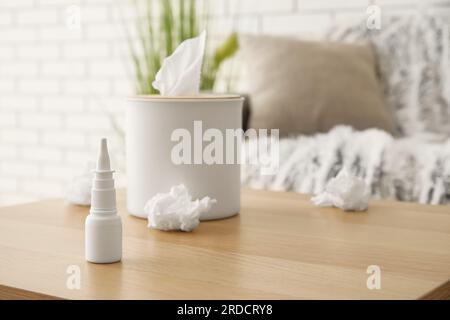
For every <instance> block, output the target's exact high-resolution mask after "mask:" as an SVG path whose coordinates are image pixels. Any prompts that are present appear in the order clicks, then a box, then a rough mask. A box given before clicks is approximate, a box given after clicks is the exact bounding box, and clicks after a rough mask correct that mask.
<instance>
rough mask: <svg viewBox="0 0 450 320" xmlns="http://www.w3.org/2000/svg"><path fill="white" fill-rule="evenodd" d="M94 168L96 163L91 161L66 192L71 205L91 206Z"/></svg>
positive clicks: (74, 178)
mask: <svg viewBox="0 0 450 320" xmlns="http://www.w3.org/2000/svg"><path fill="white" fill-rule="evenodd" d="M94 168H95V162H93V161H89V162H87V163H86V166H85V168H84V170H83V172H82V173H81V174H79V175H77V176H75V177H73V179H72V181H71V182H70V184H69V185H68V187H67V190H66V200H67V201H68V202H69V203H72V204H77V205H82V206H89V205H91V189H92V170H94Z"/></svg>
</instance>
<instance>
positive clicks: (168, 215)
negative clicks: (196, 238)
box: [144, 184, 217, 231]
mask: <svg viewBox="0 0 450 320" xmlns="http://www.w3.org/2000/svg"><path fill="white" fill-rule="evenodd" d="M216 202H217V201H216V199H211V198H209V197H204V198H202V199H201V200H198V199H197V200H194V201H193V200H192V197H191V195H190V194H189V191H188V189H187V188H186V186H184V185H183V184H180V185H177V186H174V187H172V188H171V189H170V192H169V193H158V194H157V195H155V196H154V197H153V198H151V199H150V200H149V201H148V202H147V203H146V204H145V207H144V211H145V213H147V214H148V226H149V227H150V228H153V229H159V230H164V231H168V230H182V231H192V230H194V229H195V228H196V227H197V226H198V224H199V223H200V215H201V214H202V213H203V212H208V211H209V210H210V209H211V206H212V205H213V204H214V203H216Z"/></svg>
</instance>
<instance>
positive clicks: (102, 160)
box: [95, 138, 111, 172]
mask: <svg viewBox="0 0 450 320" xmlns="http://www.w3.org/2000/svg"><path fill="white" fill-rule="evenodd" d="M95 171H97V172H104V171H111V164H110V161H109V153H108V144H107V141H106V138H102V139H101V140H100V149H99V152H98V158H97V168H96V169H95Z"/></svg>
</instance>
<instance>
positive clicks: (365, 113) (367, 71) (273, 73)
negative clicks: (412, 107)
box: [240, 36, 395, 136]
mask: <svg viewBox="0 0 450 320" xmlns="http://www.w3.org/2000/svg"><path fill="white" fill-rule="evenodd" d="M240 44H241V48H242V50H243V59H244V63H245V65H246V68H247V72H246V79H245V82H247V86H248V89H249V94H250V97H251V118H250V127H253V128H257V129H260V128H267V129H275V128H278V129H280V135H282V136H283V135H290V134H300V133H301V134H313V133H316V132H326V131H328V130H330V129H331V128H333V127H334V126H335V125H338V124H346V125H351V126H352V127H354V128H355V129H367V128H372V127H375V128H380V129H383V130H386V131H388V132H390V133H395V126H394V120H393V117H392V114H391V112H390V111H389V109H388V107H387V104H386V103H385V100H384V97H383V95H382V92H381V88H380V86H379V83H378V79H377V75H376V62H375V57H374V53H373V51H372V48H371V46H370V45H354V44H342V43H331V42H314V41H301V40H297V39H289V38H279V37H270V36H241V39H240Z"/></svg>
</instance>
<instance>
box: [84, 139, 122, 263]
mask: <svg viewBox="0 0 450 320" xmlns="http://www.w3.org/2000/svg"><path fill="white" fill-rule="evenodd" d="M113 172H114V171H113V170H111V165H110V160H109V154H108V146H107V144H106V139H102V140H101V142H100V151H99V154H98V160H97V167H96V168H95V170H94V179H93V182H92V196H91V197H92V199H91V210H90V214H89V215H88V216H87V217H86V223H85V254H86V260H87V261H89V262H94V263H112V262H117V261H120V260H121V259H122V221H121V219H120V216H119V215H118V214H117V209H116V190H115V187H114V178H113Z"/></svg>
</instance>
